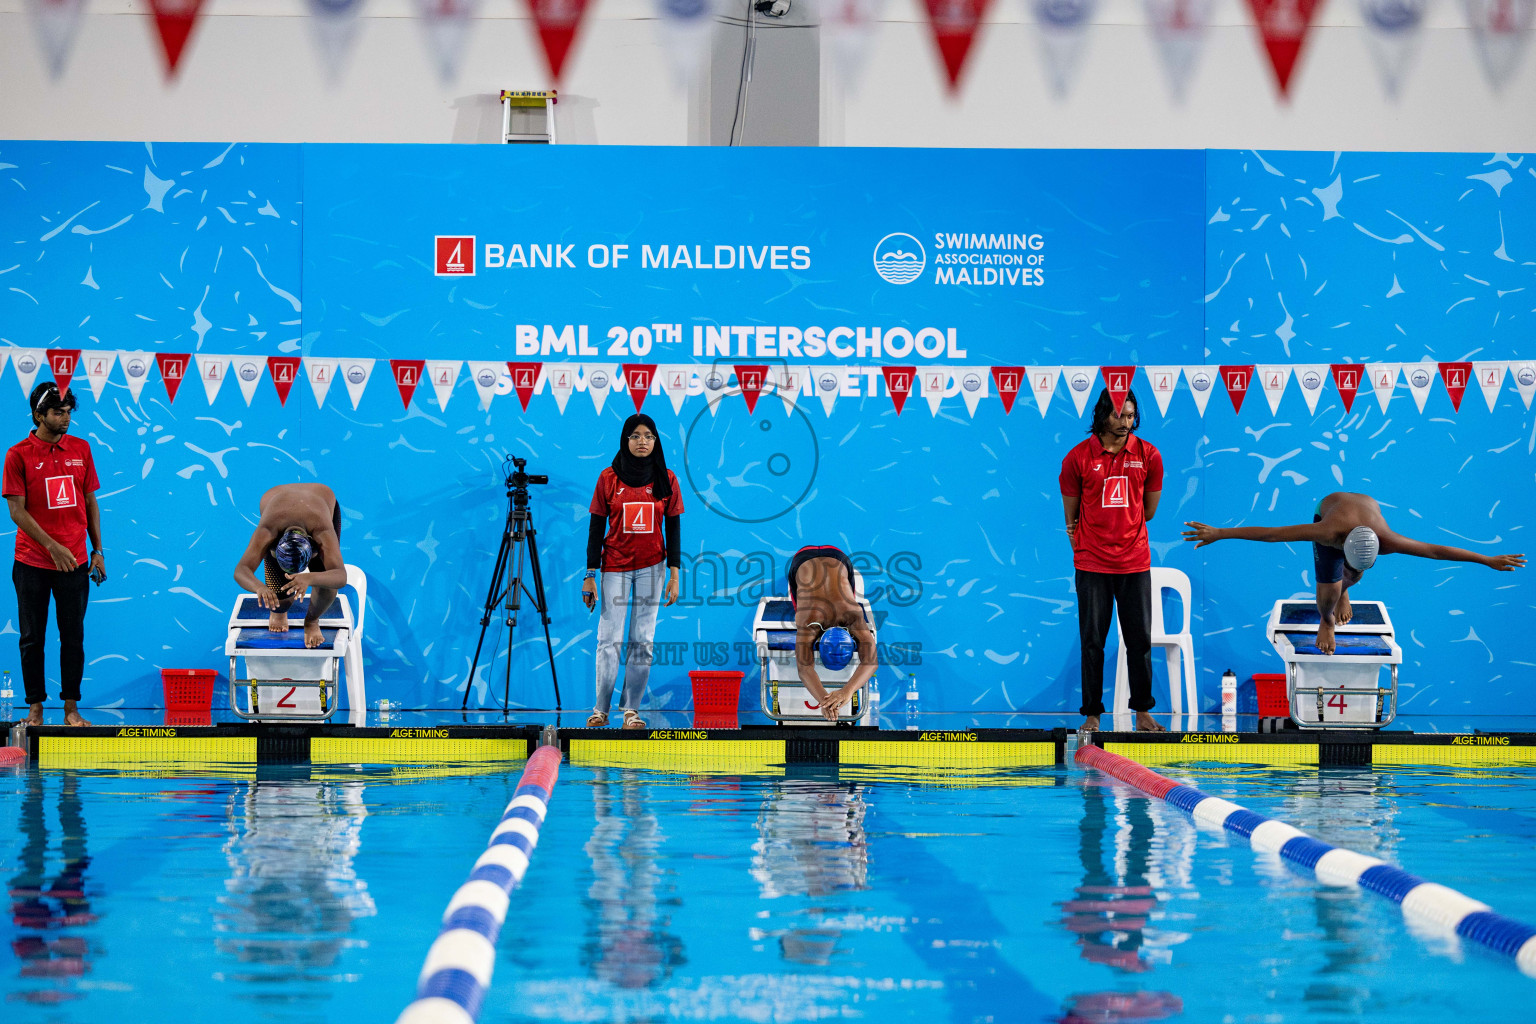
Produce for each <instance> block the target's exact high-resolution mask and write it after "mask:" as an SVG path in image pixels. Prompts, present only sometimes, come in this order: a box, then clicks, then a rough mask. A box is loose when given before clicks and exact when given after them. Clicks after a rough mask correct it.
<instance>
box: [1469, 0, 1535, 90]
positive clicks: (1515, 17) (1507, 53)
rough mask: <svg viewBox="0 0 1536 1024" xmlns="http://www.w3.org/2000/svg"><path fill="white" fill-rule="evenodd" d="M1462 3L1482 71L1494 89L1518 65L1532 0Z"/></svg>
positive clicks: (1471, 0) (1527, 32)
mask: <svg viewBox="0 0 1536 1024" xmlns="http://www.w3.org/2000/svg"><path fill="white" fill-rule="evenodd" d="M1466 6H1467V21H1468V22H1469V23H1470V24H1471V25H1472V39H1473V42H1474V43H1475V44H1476V46H1477V55H1478V57H1479V58H1481V59H1482V62H1483V73H1484V74H1485V75H1487V76H1488V83H1489V84H1490V85H1492V86H1493V90H1494V92H1498V91H1500V90H1502V89H1503V88H1504V86H1505V84H1506V83H1507V82H1508V81H1509V80H1510V78H1511V77H1512V76H1513V75H1514V73H1515V69H1516V68H1518V67H1519V66H1520V58H1521V56H1522V55H1523V53H1524V50H1525V44H1526V43H1527V42H1528V41H1529V40H1530V35H1531V23H1532V22H1533V21H1536V0H1466Z"/></svg>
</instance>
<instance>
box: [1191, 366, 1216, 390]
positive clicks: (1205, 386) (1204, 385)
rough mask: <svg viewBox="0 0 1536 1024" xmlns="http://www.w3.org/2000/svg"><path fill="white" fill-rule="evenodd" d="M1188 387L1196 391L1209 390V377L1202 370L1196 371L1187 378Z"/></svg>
mask: <svg viewBox="0 0 1536 1024" xmlns="http://www.w3.org/2000/svg"><path fill="white" fill-rule="evenodd" d="M1189 386H1190V387H1192V388H1194V389H1195V390H1196V391H1209V390H1211V375H1210V374H1209V373H1206V372H1205V371H1204V370H1196V371H1195V372H1194V373H1193V374H1192V375H1191V376H1190V378H1189Z"/></svg>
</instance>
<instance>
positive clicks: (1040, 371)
mask: <svg viewBox="0 0 1536 1024" xmlns="http://www.w3.org/2000/svg"><path fill="white" fill-rule="evenodd" d="M1024 372H1025V373H1026V374H1027V375H1028V376H1029V393H1030V394H1031V395H1033V396H1034V398H1035V405H1036V406H1038V407H1039V409H1040V418H1041V419H1044V418H1045V413H1046V410H1047V409H1049V408H1050V407H1051V397H1052V396H1053V395H1055V394H1056V378H1057V377H1060V376H1061V367H1059V366H1029V367H1026V368H1025V370H1024ZM1079 411H1081V410H1079Z"/></svg>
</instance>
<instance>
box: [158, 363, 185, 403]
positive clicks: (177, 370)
mask: <svg viewBox="0 0 1536 1024" xmlns="http://www.w3.org/2000/svg"><path fill="white" fill-rule="evenodd" d="M155 362H156V363H157V364H158V365H159V367H160V381H161V383H163V384H164V385H165V397H166V398H168V399H170V400H171V401H172V402H173V403H174V402H175V401H176V392H177V391H179V390H181V382H182V381H184V380H186V379H187V369H188V367H189V366H190V365H191V363H192V356H191V354H190V353H182V352H158V353H156V354H155Z"/></svg>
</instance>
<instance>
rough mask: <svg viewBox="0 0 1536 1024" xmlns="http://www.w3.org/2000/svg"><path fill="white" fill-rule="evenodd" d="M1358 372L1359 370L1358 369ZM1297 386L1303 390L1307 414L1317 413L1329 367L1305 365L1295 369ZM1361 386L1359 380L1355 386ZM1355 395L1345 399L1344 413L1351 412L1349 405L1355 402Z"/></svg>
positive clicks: (1302, 395) (1319, 364)
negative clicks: (1318, 401)
mask: <svg viewBox="0 0 1536 1024" xmlns="http://www.w3.org/2000/svg"><path fill="white" fill-rule="evenodd" d="M1356 369H1357V370H1358V369H1359V368H1358V367H1356ZM1295 374H1296V384H1297V386H1298V387H1300V388H1301V397H1302V399H1303V400H1304V401H1305V402H1306V403H1307V412H1309V413H1315V412H1317V400H1318V399H1319V398H1321V397H1323V382H1324V381H1326V380H1327V379H1328V367H1327V366H1325V365H1324V364H1322V363H1303V364H1302V365H1300V366H1297V367H1295ZM1359 384H1360V382H1359V379H1358V378H1357V379H1356V381H1355V386H1356V387H1358V386H1359ZM1354 399H1355V396H1354V393H1353V392H1351V393H1350V395H1349V397H1348V398H1346V399H1344V411H1345V412H1348V411H1349V403H1350V402H1352V401H1354Z"/></svg>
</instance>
